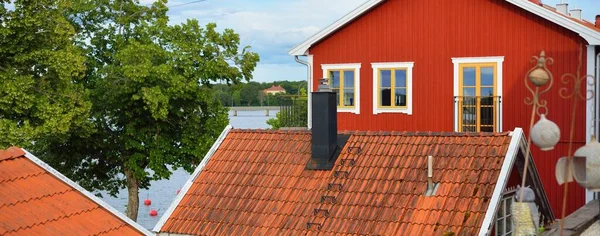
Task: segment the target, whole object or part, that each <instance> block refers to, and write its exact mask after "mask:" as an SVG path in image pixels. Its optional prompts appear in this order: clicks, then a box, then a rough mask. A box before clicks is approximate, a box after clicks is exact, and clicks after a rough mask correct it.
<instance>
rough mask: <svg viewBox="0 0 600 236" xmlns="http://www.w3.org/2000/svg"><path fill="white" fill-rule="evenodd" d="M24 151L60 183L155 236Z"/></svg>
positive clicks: (140, 229)
mask: <svg viewBox="0 0 600 236" xmlns="http://www.w3.org/2000/svg"><path fill="white" fill-rule="evenodd" d="M22 150H23V151H24V152H25V157H27V158H28V159H29V160H31V161H32V162H33V163H35V164H36V165H38V166H39V167H41V168H42V169H44V170H45V171H48V173H50V174H52V175H53V176H54V177H56V178H57V179H59V180H60V181H62V182H64V183H65V184H67V185H69V186H70V187H72V188H74V189H76V190H77V191H79V192H80V193H81V194H83V195H84V196H86V197H87V198H89V199H90V200H92V201H93V202H95V203H96V204H98V205H99V206H100V207H102V208H104V209H106V210H107V211H108V212H110V213H112V214H113V215H114V216H116V217H118V218H119V219H121V220H123V221H125V223H127V224H129V225H130V226H131V227H133V228H135V229H136V230H138V231H139V232H140V233H142V234H144V235H154V234H153V233H152V232H150V231H148V230H147V229H145V228H144V227H142V226H141V225H139V224H138V223H136V222H135V221H133V220H131V219H129V217H127V216H125V215H124V214H123V213H121V212H120V211H118V210H117V209H115V208H113V207H112V206H110V205H108V204H107V203H106V202H104V201H102V200H101V199H99V198H98V197H96V196H94V194H92V193H90V192H88V191H87V190H86V189H84V188H83V187H81V186H79V184H77V183H75V182H73V180H71V179H69V178H67V177H66V176H64V175H63V174H61V173H60V172H58V171H57V170H55V169H54V168H52V167H51V166H50V165H48V164H47V163H46V162H43V161H42V160H40V159H39V158H37V157H36V156H34V155H33V154H31V153H30V152H28V151H27V150H24V149H22Z"/></svg>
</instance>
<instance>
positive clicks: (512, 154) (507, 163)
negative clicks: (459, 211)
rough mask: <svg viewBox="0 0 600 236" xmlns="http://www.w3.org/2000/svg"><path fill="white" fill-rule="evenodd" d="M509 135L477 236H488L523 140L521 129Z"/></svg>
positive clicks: (516, 129)
mask: <svg viewBox="0 0 600 236" xmlns="http://www.w3.org/2000/svg"><path fill="white" fill-rule="evenodd" d="M510 135H511V136H512V138H511V139H510V144H509V145H508V151H507V152H506V156H505V157H504V162H503V163H502V169H500V175H499V176H498V181H497V182H496V187H495V188H494V192H493V193H492V198H491V199H490V205H489V206H488V208H487V211H486V213H485V218H483V223H482V224H481V227H480V228H479V234H478V235H480V236H485V235H488V233H489V232H490V231H491V230H492V226H493V225H494V224H493V223H494V217H495V215H496V211H497V210H498V207H499V203H500V202H501V200H502V192H503V191H504V189H506V184H507V183H508V177H509V176H510V172H511V170H512V167H513V165H514V163H515V160H516V159H517V156H518V155H517V154H518V153H519V149H520V147H519V146H520V144H521V140H522V138H523V129H521V128H515V130H514V131H513V132H511V134H510ZM526 158H528V157H526Z"/></svg>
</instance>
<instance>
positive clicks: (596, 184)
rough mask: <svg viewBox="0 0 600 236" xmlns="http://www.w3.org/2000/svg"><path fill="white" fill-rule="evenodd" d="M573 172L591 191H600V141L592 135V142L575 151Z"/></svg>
mask: <svg viewBox="0 0 600 236" xmlns="http://www.w3.org/2000/svg"><path fill="white" fill-rule="evenodd" d="M572 164H573V168H572V169H571V173H573V176H574V177H575V181H577V183H579V185H581V186H582V187H584V188H587V189H589V190H590V191H594V192H599V191H600V143H598V141H596V138H595V137H592V139H591V140H590V143H588V144H587V145H585V146H583V147H580V148H579V149H577V151H575V154H574V157H573V163H572Z"/></svg>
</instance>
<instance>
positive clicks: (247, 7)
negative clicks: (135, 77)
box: [140, 0, 600, 82]
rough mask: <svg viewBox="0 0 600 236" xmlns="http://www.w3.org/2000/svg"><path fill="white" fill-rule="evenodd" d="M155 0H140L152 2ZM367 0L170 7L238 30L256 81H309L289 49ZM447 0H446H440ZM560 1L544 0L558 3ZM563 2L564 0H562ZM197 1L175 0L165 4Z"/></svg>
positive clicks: (173, 12)
mask: <svg viewBox="0 0 600 236" xmlns="http://www.w3.org/2000/svg"><path fill="white" fill-rule="evenodd" d="M153 1H154V0H140V2H141V3H143V4H150V3H152V2H153ZM366 1H367V0H206V1H203V2H198V3H193V4H189V5H184V6H180V7H173V8H171V9H170V10H169V13H168V14H169V16H170V19H171V21H172V22H173V23H179V22H182V21H185V20H186V19H188V18H195V19H197V20H198V21H199V22H200V23H201V25H204V24H206V23H209V22H216V23H217V26H218V27H219V28H220V29H224V28H231V29H234V31H236V32H237V33H239V34H240V36H241V39H242V45H244V46H245V45H250V46H251V47H252V49H253V51H255V52H258V53H259V55H260V58H261V61H260V63H259V64H258V66H257V68H256V70H255V72H254V74H253V75H254V80H255V81H258V82H271V81H276V80H295V81H297V80H306V67H305V66H303V65H301V64H298V63H297V62H295V61H294V58H293V57H292V56H289V55H288V51H289V50H290V49H292V48H293V47H294V46H296V45H297V44H299V43H301V42H303V41H304V40H306V39H308V38H309V37H310V36H312V35H313V34H315V33H317V32H318V31H319V30H321V29H323V28H325V27H327V26H328V25H330V24H331V23H333V22H335V21H336V20H337V19H339V18H341V17H342V16H344V15H345V14H347V13H348V12H350V11H352V10H353V9H355V8H356V7H358V6H359V5H361V4H362V3H364V2H366ZM441 1H446V0H441ZM560 1H561V0H543V3H545V4H548V5H551V6H554V5H556V4H557V3H559V2H560ZM562 1H564V0H562ZM190 2H196V0H171V1H169V3H168V4H167V6H176V5H180V4H182V3H190ZM567 2H568V3H569V6H570V7H569V8H570V9H572V8H573V7H579V8H582V9H583V18H584V19H586V20H588V21H592V22H593V21H594V19H595V15H596V14H600V0H568V1H567Z"/></svg>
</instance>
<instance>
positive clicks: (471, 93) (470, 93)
mask: <svg viewBox="0 0 600 236" xmlns="http://www.w3.org/2000/svg"><path fill="white" fill-rule="evenodd" d="M463 96H465V97H475V88H463Z"/></svg>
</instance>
